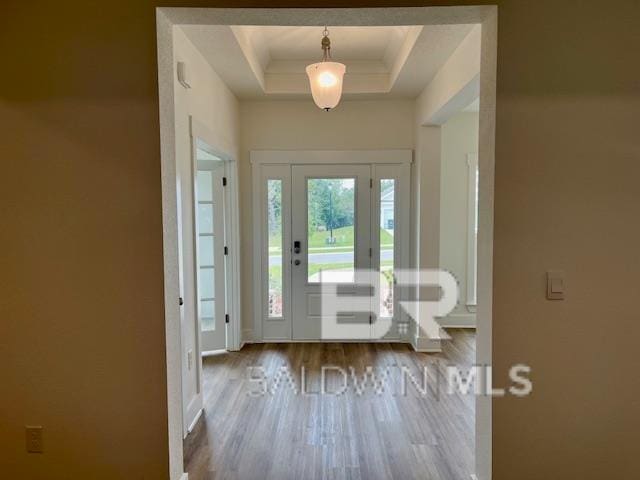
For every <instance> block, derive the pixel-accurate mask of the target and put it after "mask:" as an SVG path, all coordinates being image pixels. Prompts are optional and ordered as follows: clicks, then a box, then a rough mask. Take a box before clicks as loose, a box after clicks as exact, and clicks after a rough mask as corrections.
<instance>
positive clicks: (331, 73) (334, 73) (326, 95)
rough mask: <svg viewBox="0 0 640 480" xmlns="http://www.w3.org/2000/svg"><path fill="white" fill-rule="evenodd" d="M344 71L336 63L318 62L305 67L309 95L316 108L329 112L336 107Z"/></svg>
mask: <svg viewBox="0 0 640 480" xmlns="http://www.w3.org/2000/svg"><path fill="white" fill-rule="evenodd" d="M346 70H347V68H346V67H345V66H344V65H343V64H342V63H337V62H320V63H313V64H311V65H308V66H307V75H308V76H309V85H310V86H311V94H312V95H313V101H314V102H316V105H317V106H318V107H320V108H323V109H325V110H329V109H331V108H333V107H335V106H336V105H338V103H339V102H340V97H341V96H342V78H343V77H344V72H345V71H346Z"/></svg>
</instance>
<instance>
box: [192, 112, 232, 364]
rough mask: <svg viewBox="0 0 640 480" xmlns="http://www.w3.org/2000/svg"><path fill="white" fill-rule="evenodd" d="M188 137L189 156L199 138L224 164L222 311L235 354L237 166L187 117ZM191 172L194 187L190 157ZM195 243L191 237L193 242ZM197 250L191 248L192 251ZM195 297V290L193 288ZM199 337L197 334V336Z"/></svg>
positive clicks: (228, 345) (195, 167)
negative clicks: (223, 311) (226, 253)
mask: <svg viewBox="0 0 640 480" xmlns="http://www.w3.org/2000/svg"><path fill="white" fill-rule="evenodd" d="M189 135H190V136H191V149H192V152H194V151H195V148H196V139H197V138H202V139H203V140H204V141H205V142H206V143H207V144H208V145H209V146H210V147H211V153H213V154H214V155H216V156H217V157H219V158H220V159H221V160H222V161H223V162H224V175H225V178H226V179H227V182H226V185H225V187H224V231H225V245H226V246H227V247H228V251H229V253H228V255H227V258H226V259H225V283H226V289H225V290H226V299H225V308H226V313H227V314H228V315H229V323H228V324H227V327H226V328H227V341H226V350H229V351H237V350H240V318H241V317H240V314H241V304H240V224H239V211H238V209H239V208H238V205H239V199H238V195H239V192H238V163H237V161H236V159H235V156H234V155H233V153H231V152H229V151H227V150H226V149H225V148H224V147H221V145H222V142H221V141H219V140H218V139H217V138H216V135H215V134H214V133H213V132H211V131H210V130H209V129H208V128H207V127H206V126H204V125H203V124H202V123H201V122H199V121H198V120H197V119H195V118H194V117H193V116H191V115H190V116H189ZM191 161H192V165H191V170H192V177H191V181H192V182H193V183H192V184H193V185H195V182H196V176H197V172H198V165H197V162H196V159H195V155H193V153H192V155H191ZM193 192H194V197H193V200H192V208H193V210H194V212H193V215H194V218H195V215H196V214H197V212H196V211H195V206H196V202H197V198H196V197H195V193H196V190H195V188H194V189H193ZM196 241H197V239H196V238H195V236H194V242H196ZM196 248H197V246H196V245H194V251H196V250H195V249H196ZM194 260H195V261H197V257H196V256H194ZM196 266H197V264H196ZM195 282H196V283H195V285H197V278H196V279H195ZM196 293H197V287H196ZM198 335H200V332H198ZM198 354H199V355H200V356H201V355H202V350H201V345H200V339H198Z"/></svg>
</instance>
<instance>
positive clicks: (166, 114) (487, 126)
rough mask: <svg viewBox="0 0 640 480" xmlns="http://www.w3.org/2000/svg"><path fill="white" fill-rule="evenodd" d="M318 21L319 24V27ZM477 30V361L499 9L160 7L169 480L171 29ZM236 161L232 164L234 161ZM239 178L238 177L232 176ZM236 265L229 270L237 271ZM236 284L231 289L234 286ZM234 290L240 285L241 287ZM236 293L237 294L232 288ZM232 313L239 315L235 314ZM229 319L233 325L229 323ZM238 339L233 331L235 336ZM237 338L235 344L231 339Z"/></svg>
mask: <svg viewBox="0 0 640 480" xmlns="http://www.w3.org/2000/svg"><path fill="white" fill-rule="evenodd" d="M319 19H322V21H320V20H319ZM471 23H474V24H480V25H481V29H482V37H481V45H480V50H481V55H480V57H481V58H480V75H479V90H480V133H479V141H478V163H479V171H480V185H479V190H480V199H479V217H478V224H479V225H478V292H477V294H478V310H477V336H476V347H477V348H476V363H477V364H485V365H490V364H491V363H492V360H493V342H492V336H493V331H492V330H493V326H492V323H493V225H494V222H493V210H494V172H495V127H496V76H497V75H496V72H497V63H498V7H497V6H496V5H470V6H428V7H389V8H321V9H320V8H316V9H313V8H280V9H264V8H262V9H261V8H186V7H185V8H180V7H157V8H156V29H157V46H158V93H159V95H158V96H159V114H160V115H159V117H160V118H159V120H160V139H159V142H160V157H161V159H160V165H161V188H162V212H163V215H162V233H163V240H162V241H163V252H164V256H163V260H164V263H163V267H164V287H165V288H164V300H165V325H164V329H165V338H166V359H167V361H166V369H167V410H168V415H167V417H168V420H167V428H168V430H169V455H168V464H169V471H170V477H171V479H172V480H177V479H179V478H180V477H181V476H182V477H184V478H186V474H184V473H183V472H184V469H183V462H184V459H183V449H182V439H181V430H182V429H181V426H180V424H181V422H180V417H181V415H180V410H181V409H180V397H181V395H180V368H181V367H180V365H181V362H182V358H181V355H180V312H179V306H178V301H177V298H178V296H179V284H178V245H177V235H178V233H177V223H176V217H177V202H176V137H175V134H176V132H175V98H174V90H173V80H174V63H175V58H174V54H173V27H174V25H184V24H199V25H315V26H320V25H324V24H330V25H362V26H375V25H442V24H471ZM234 163H235V162H234ZM236 178H237V175H236ZM236 266H237V267H238V268H237V270H235V271H238V272H239V264H234V269H235V267H236ZM234 286H235V285H234ZM238 286H239V285H238ZM235 291H236V292H237V291H238V290H235ZM236 315H239V311H238V312H237V314H236ZM232 321H233V320H232ZM236 334H237V332H236ZM236 338H239V336H238V337H236ZM491 415H492V399H491V397H477V398H476V432H475V438H476V448H475V453H476V475H477V478H479V479H480V480H489V479H490V478H491V459H492V420H491Z"/></svg>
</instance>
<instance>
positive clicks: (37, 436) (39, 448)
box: [25, 425, 44, 453]
mask: <svg viewBox="0 0 640 480" xmlns="http://www.w3.org/2000/svg"><path fill="white" fill-rule="evenodd" d="M25 432H26V435H27V452H29V453H43V452H44V445H43V442H42V426H39V425H38V426H30V425H27V426H26V427H25Z"/></svg>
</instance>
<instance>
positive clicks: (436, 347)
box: [410, 337, 442, 353]
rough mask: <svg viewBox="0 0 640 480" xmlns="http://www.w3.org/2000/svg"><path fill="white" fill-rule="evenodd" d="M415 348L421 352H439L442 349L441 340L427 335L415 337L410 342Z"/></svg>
mask: <svg viewBox="0 0 640 480" xmlns="http://www.w3.org/2000/svg"><path fill="white" fill-rule="evenodd" d="M410 345H411V346H412V347H413V350H415V351H416V352H421V353H437V352H441V351H442V345H441V344H440V340H433V339H431V338H427V337H414V338H413V339H412V341H411V342H410Z"/></svg>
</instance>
